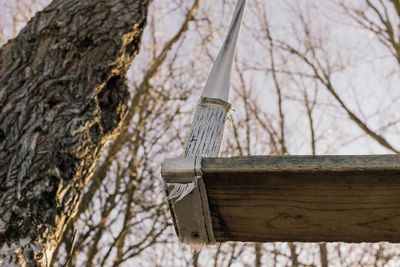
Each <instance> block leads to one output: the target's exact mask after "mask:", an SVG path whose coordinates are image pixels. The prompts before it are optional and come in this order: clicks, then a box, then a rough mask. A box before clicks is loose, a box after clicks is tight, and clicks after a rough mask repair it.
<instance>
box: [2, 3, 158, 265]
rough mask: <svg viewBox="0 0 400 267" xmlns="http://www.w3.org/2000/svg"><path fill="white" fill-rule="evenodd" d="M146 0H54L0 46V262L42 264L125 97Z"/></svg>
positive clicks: (111, 131) (114, 129)
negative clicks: (14, 36) (13, 36)
mask: <svg viewBox="0 0 400 267" xmlns="http://www.w3.org/2000/svg"><path fill="white" fill-rule="evenodd" d="M150 1H151V0H108V1H100V0H83V1H82V0H69V1H63V0H55V1H53V2H52V3H51V4H50V5H49V6H48V7H47V8H46V9H45V10H43V11H42V12H39V13H38V14H36V16H35V17H33V19H32V20H31V21H30V22H29V23H28V25H27V26H26V27H25V28H24V29H23V30H22V31H21V33H20V34H19V35H18V36H17V37H16V38H15V39H13V40H11V41H9V42H8V43H7V44H6V45H4V46H3V47H2V48H1V50H0V110H1V113H0V264H1V266H19V265H27V266H42V265H43V266H46V265H48V263H49V262H50V259H51V256H52V253H53V250H54V248H55V247H56V244H57V242H58V241H59V239H60V236H61V233H62V232H63V230H64V229H65V226H66V223H67V222H68V220H69V219H70V218H71V217H72V216H73V215H74V212H75V210H76V206H77V204H78V202H79V197H80V194H81V191H82V189H83V187H84V185H85V184H86V183H87V181H88V179H89V178H90V176H91V173H92V170H93V167H94V165H95V163H96V160H97V158H98V157H99V155H100V153H101V151H102V149H103V148H104V145H105V144H106V143H107V141H109V140H111V139H112V138H113V137H114V136H115V135H116V134H117V132H118V126H119V124H120V122H121V120H122V119H123V116H124V114H125V111H126V103H127V100H128V96H129V94H128V89H127V85H126V81H125V76H126V72H127V70H128V68H129V66H130V64H131V62H132V60H133V58H134V56H135V55H136V54H137V52H138V50H139V42H140V38H141V34H142V31H143V28H144V25H145V21H146V13H147V9H148V5H149V2H150Z"/></svg>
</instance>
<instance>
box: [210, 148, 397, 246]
mask: <svg viewBox="0 0 400 267" xmlns="http://www.w3.org/2000/svg"><path fill="white" fill-rule="evenodd" d="M202 171H203V179H204V183H205V186H206V189H207V195H208V200H209V207H210V211H211V218H212V224H213V229H214V235H215V238H216V240H217V241H219V242H223V241H256V242H270V241H300V242H318V241H326V242H335V241H343V242H379V241H388V242H400V227H399V226H400V156H397V155H373V156H248V157H235V158H204V159H203V160H202Z"/></svg>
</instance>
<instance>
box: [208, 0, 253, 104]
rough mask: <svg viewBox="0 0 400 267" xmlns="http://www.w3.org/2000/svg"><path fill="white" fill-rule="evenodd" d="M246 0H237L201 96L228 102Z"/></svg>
mask: <svg viewBox="0 0 400 267" xmlns="http://www.w3.org/2000/svg"><path fill="white" fill-rule="evenodd" d="M246 2H247V1H246V0H238V2H237V4H236V9H235V12H234V14H233V17H232V22H231V25H230V27H229V30H228V33H227V36H226V38H225V41H224V44H223V46H222V48H221V50H220V52H219V54H218V57H217V59H216V61H215V63H214V66H213V68H212V70H211V73H210V76H209V77H208V80H207V83H206V86H205V87H204V90H203V94H202V97H208V98H217V99H220V100H223V101H226V102H228V98H229V87H230V83H231V72H232V62H233V58H234V55H235V50H236V43H237V40H238V36H239V31H240V26H241V24H242V20H243V14H244V9H245V6H246Z"/></svg>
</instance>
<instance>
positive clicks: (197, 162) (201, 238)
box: [161, 156, 216, 249]
mask: <svg viewBox="0 0 400 267" xmlns="http://www.w3.org/2000/svg"><path fill="white" fill-rule="evenodd" d="M161 175H162V177H163V179H164V181H165V183H166V188H167V191H169V192H170V193H169V197H170V200H171V202H172V205H171V208H172V212H173V217H174V218H175V220H174V221H175V229H176V232H177V234H178V236H179V240H180V241H181V242H182V243H184V244H190V245H191V247H192V248H194V249H196V248H198V249H200V248H201V247H202V246H204V245H207V244H214V243H216V241H215V237H214V232H213V227H212V222H211V216H210V210H209V205H208V197H207V192H206V188H205V185H204V182H203V177H202V175H203V173H202V171H201V156H198V157H188V158H175V159H166V160H165V161H164V162H163V163H162V167H161ZM172 190H174V192H172ZM171 197H172V199H171Z"/></svg>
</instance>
